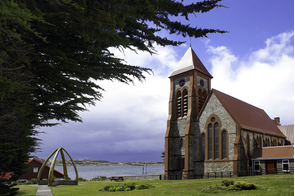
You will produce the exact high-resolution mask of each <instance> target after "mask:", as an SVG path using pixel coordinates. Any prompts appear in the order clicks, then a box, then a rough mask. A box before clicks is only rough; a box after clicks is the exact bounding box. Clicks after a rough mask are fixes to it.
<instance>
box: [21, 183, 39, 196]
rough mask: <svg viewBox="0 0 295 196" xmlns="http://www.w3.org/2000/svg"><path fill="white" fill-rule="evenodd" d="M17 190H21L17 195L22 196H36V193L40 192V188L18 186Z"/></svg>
mask: <svg viewBox="0 0 295 196" xmlns="http://www.w3.org/2000/svg"><path fill="white" fill-rule="evenodd" d="M16 188H19V191H18V193H17V195H22V196H23V195H25V196H29V195H30V196H31V195H36V192H37V190H38V187H32V186H29V185H18V186H16Z"/></svg>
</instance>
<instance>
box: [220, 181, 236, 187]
mask: <svg viewBox="0 0 295 196" xmlns="http://www.w3.org/2000/svg"><path fill="white" fill-rule="evenodd" d="M233 184H234V181H233V180H223V181H222V184H221V185H222V186H226V187H228V186H229V185H233Z"/></svg>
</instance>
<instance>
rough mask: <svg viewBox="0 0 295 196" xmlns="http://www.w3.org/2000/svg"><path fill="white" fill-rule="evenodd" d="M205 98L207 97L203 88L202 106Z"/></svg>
mask: <svg viewBox="0 0 295 196" xmlns="http://www.w3.org/2000/svg"><path fill="white" fill-rule="evenodd" d="M206 98H207V92H206V90H204V92H203V97H202V99H203V102H202V106H203V105H204V103H205V100H206Z"/></svg>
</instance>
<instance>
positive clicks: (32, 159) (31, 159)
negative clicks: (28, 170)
mask: <svg viewBox="0 0 295 196" xmlns="http://www.w3.org/2000/svg"><path fill="white" fill-rule="evenodd" d="M32 161H36V162H37V163H39V164H41V165H43V163H42V162H41V161H38V160H37V159H35V158H30V159H29V161H28V162H27V163H26V164H29V163H31V162H32ZM45 167H47V168H49V169H50V167H49V166H48V165H46V164H45ZM54 172H56V173H59V174H61V175H63V176H64V174H63V173H61V172H59V171H57V170H55V169H54Z"/></svg>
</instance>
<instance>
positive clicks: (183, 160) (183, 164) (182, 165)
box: [181, 158, 185, 169]
mask: <svg viewBox="0 0 295 196" xmlns="http://www.w3.org/2000/svg"><path fill="white" fill-rule="evenodd" d="M184 168H185V159H184V158H182V164H181V169H184Z"/></svg>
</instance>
